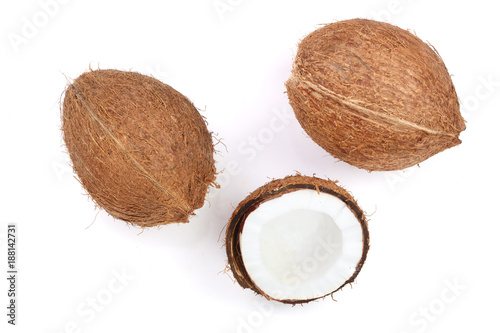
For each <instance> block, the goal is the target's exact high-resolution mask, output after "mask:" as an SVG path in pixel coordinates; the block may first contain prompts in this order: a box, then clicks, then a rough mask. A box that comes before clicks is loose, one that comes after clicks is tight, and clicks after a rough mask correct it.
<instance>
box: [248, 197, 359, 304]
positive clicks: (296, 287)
mask: <svg viewBox="0 0 500 333" xmlns="http://www.w3.org/2000/svg"><path fill="white" fill-rule="evenodd" d="M363 244H364V240H363V229H362V227H361V224H360V222H359V221H358V219H357V218H356V216H355V215H354V213H353V212H352V211H351V210H350V209H349V207H347V205H346V204H345V203H344V202H343V201H342V200H340V199H338V198H337V197H335V196H333V195H331V194H328V193H324V192H319V193H318V191H315V190H309V189H302V190H297V191H294V192H290V193H287V194H284V195H282V196H280V197H278V198H276V199H272V200H269V201H266V202H264V203H262V204H261V205H260V206H259V207H258V208H257V209H255V210H254V211H253V212H251V213H250V214H249V215H248V217H247V218H246V220H245V223H244V226H243V230H242V233H241V235H240V250H241V255H242V260H243V263H244V266H245V269H246V271H247V273H248V275H249V276H250V278H251V279H252V280H253V282H254V283H255V285H256V286H257V287H258V288H259V289H260V290H261V291H263V292H264V293H265V294H267V295H268V296H270V297H271V298H274V299H277V300H310V299H314V298H318V297H322V296H325V295H328V294H330V293H332V292H333V291H335V290H337V289H338V288H339V287H341V286H342V285H343V284H345V282H346V281H347V280H348V279H349V278H350V277H352V276H353V274H354V273H355V270H356V267H357V265H358V263H359V262H360V260H361V258H362V255H363Z"/></svg>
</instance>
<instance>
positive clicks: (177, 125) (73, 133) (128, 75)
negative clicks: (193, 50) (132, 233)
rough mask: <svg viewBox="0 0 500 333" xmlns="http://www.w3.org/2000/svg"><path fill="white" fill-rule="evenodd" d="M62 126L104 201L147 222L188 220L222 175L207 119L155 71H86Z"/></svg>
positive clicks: (86, 180)
mask: <svg viewBox="0 0 500 333" xmlns="http://www.w3.org/2000/svg"><path fill="white" fill-rule="evenodd" d="M62 130H63V135H64V141H65V143H66V147H67V149H68V152H69V155H70V157H71V161H72V164H73V169H74V171H75V173H76V174H77V176H78V178H79V180H80V182H81V184H82V186H83V187H84V189H85V190H86V191H87V192H88V194H89V195H90V196H91V198H92V199H93V200H94V202H95V203H96V204H97V206H99V207H100V208H102V209H104V210H106V211H107V212H108V213H109V214H110V215H112V216H113V217H115V218H117V219H121V220H123V221H126V222H130V223H132V224H135V225H138V226H140V227H151V226H156V225H161V224H166V223H173V222H188V218H189V216H190V215H192V214H193V211H194V210H195V209H197V208H200V207H201V206H202V205H203V203H204V199H205V195H206V193H207V190H208V187H209V185H210V184H213V183H214V181H215V173H216V170H215V164H214V158H213V154H214V148H213V144H212V136H211V133H210V132H209V131H208V129H207V126H206V123H205V120H204V118H203V117H202V116H201V115H200V113H199V112H198V110H197V109H196V108H195V107H194V105H193V104H192V103H191V102H190V101H189V100H188V99H187V98H186V97H185V96H183V95H182V94H181V93H179V92H177V91H176V90H175V89H173V88H172V87H170V86H169V85H166V84H164V83H162V82H161V81H159V80H157V79H154V78H152V77H149V76H145V75H141V74H139V73H134V72H125V71H119V70H95V71H90V72H87V73H83V74H82V75H81V76H80V77H78V78H77V79H76V80H74V82H73V83H72V84H70V85H69V86H68V87H67V89H66V92H65V96H64V102H63V104H62Z"/></svg>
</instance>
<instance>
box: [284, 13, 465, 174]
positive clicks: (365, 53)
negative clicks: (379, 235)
mask: <svg viewBox="0 0 500 333" xmlns="http://www.w3.org/2000/svg"><path fill="white" fill-rule="evenodd" d="M286 87H287V92H288V97H289V100H290V104H291V106H292V108H293V110H294V112H295V115H296V117H297V119H298V121H299V122H300V124H301V125H302V127H303V128H304V130H305V131H306V132H307V134H308V135H309V136H310V137H311V138H312V139H313V140H314V141H315V142H316V143H317V144H319V145H320V146H321V147H322V148H323V149H325V150H326V151H328V152H329V153H330V154H332V155H333V156H334V157H337V158H339V159H341V160H343V161H345V162H347V163H350V164H351V165H354V166H356V167H359V168H363V169H367V170H397V169H404V168H407V167H410V166H413V165H415V164H417V163H420V162H422V161H424V160H426V159H427V158H429V157H430V156H432V155H434V154H436V153H439V152H441V151H443V150H445V149H447V148H450V147H453V146H455V145H458V144H460V143H461V141H460V139H459V134H460V132H461V131H463V130H464V129H465V123H464V119H463V118H462V116H461V115H460V106H459V102H458V98H457V94H456V92H455V88H454V86H453V82H452V80H451V78H450V75H449V73H448V70H447V69H446V66H445V64H444V63H443V60H442V59H441V57H440V56H439V54H438V53H437V52H436V51H435V50H434V49H433V48H432V47H431V46H429V45H427V44H426V43H424V42H423V41H422V40H420V39H419V38H418V37H416V36H415V35H413V34H412V33H410V32H408V31H406V30H403V29H400V28H398V27H395V26H393V25H390V24H387V23H381V22H376V21H372V20H365V19H353V20H347V21H340V22H336V23H332V24H329V25H326V26H324V27H322V28H320V29H318V30H316V31H314V32H313V33H311V34H310V35H308V36H307V37H305V38H304V39H303V40H302V41H301V43H300V44H299V48H298V52H297V56H296V58H295V61H294V64H293V69H292V74H291V76H290V78H289V79H288V81H287V82H286Z"/></svg>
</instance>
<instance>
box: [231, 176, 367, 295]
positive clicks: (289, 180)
mask: <svg viewBox="0 0 500 333" xmlns="http://www.w3.org/2000/svg"><path fill="white" fill-rule="evenodd" d="M301 189H312V190H316V191H321V192H324V193H328V194H331V195H333V196H335V197H337V198H339V199H340V200H342V201H343V202H344V203H345V204H346V205H347V206H348V207H349V209H350V210H351V211H352V212H353V213H354V215H355V216H356V218H357V219H358V221H359V223H360V225H361V227H362V230H363V239H364V244H363V255H362V257H361V259H360V261H359V263H358V265H357V266H356V270H355V272H354V274H353V275H352V276H351V277H350V278H349V279H348V280H347V281H345V283H344V284H343V285H342V286H341V287H339V288H338V289H336V290H333V291H332V292H331V293H329V294H326V295H323V296H321V297H318V298H313V299H309V300H293V299H274V298H272V297H270V296H269V295H266V294H265V293H264V292H263V291H262V290H260V289H259V287H258V286H257V285H256V284H255V283H254V282H253V281H252V279H251V278H250V276H249V275H248V273H247V271H246V269H245V264H244V263H243V258H242V256H241V251H240V243H239V241H240V234H241V232H242V230H243V226H244V224H245V220H246V218H247V216H248V214H250V213H251V212H252V211H254V210H255V209H256V208H257V207H258V206H259V205H261V204H262V203H264V202H266V201H269V200H273V199H276V198H278V197H280V196H282V195H284V194H286V193H290V192H294V191H297V190H301ZM369 243H370V236H369V233H368V224H367V219H366V216H365V214H364V212H363V211H362V210H361V208H360V207H359V206H358V204H357V203H356V200H354V198H353V197H352V195H351V194H350V193H349V192H347V191H346V190H345V189H343V188H342V187H340V186H339V185H337V184H336V182H335V181H331V180H325V179H321V178H317V177H308V176H302V175H295V176H288V177H285V178H282V179H275V180H272V181H270V182H269V183H267V184H265V185H263V186H261V187H259V188H258V189H256V190H255V191H253V192H252V193H251V194H250V195H248V196H247V197H246V198H245V199H244V200H243V201H241V202H240V204H239V205H238V207H237V208H236V209H235V210H234V212H233V215H232V216H231V218H230V220H229V224H228V226H227V230H226V242H225V244H226V253H227V257H228V264H229V267H230V268H231V271H232V272H233V275H234V278H235V279H236V281H237V282H238V284H239V285H240V286H241V287H243V288H250V289H251V290H253V291H254V292H256V293H257V294H260V295H262V296H264V297H265V298H267V299H270V300H274V301H278V302H282V303H286V304H301V303H308V302H310V301H313V300H316V299H319V298H324V297H326V296H330V295H332V294H333V293H335V292H336V291H338V290H340V289H342V288H343V287H344V286H346V285H347V284H350V283H352V282H354V280H355V279H356V277H357V276H358V274H359V272H360V271H361V268H362V267H363V264H364V262H365V260H366V255H367V253H368V249H369V247H370V245H369Z"/></svg>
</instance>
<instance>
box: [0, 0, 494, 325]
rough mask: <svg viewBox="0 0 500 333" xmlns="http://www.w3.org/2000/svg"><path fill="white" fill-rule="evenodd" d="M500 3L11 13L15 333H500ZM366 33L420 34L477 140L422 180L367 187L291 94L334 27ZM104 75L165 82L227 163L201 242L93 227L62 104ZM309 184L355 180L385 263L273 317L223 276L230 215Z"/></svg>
mask: <svg viewBox="0 0 500 333" xmlns="http://www.w3.org/2000/svg"><path fill="white" fill-rule="evenodd" d="M493 3H494V2H493V1H490V0H476V1H439V2H437V1H431V0H413V1H411V0H399V1H398V0H376V1H368V0H365V1H317V0H308V1H294V2H293V1H285V0H280V1H264V0H220V1H214V0H197V1H180V0H178V1H161V2H160V1H152V0H143V1H123V0H121V1H96V0H86V1H82V0H71V1H68V0H65V1H62V0H59V1H56V0H40V1H35V0H26V1H2V3H1V5H0V22H1V23H0V29H1V32H0V37H1V38H0V43H1V51H0V52H1V53H0V54H1V62H0V68H1V74H0V75H1V76H0V85H1V86H0V88H1V89H0V92H1V98H0V110H1V111H0V112H1V114H0V142H1V147H2V149H1V155H2V159H1V164H0V168H1V169H0V182H1V183H0V185H1V192H0V195H1V198H0V199H1V201H0V203H1V217H0V240H1V242H2V244H1V251H0V253H2V254H0V261H1V262H2V264H1V265H0V266H1V267H2V272H4V273H0V277H2V278H1V279H0V280H1V283H0V305H1V306H0V308H1V309H3V310H0V318H1V319H0V321H1V324H0V325H1V327H8V331H9V332H42V333H61V332H219V333H220V332H222V333H223V332H246V333H248V332H281V331H287V332H304V331H308V332H309V331H314V332H332V331H336V332H389V333H392V332H393V333H403V332H406V333H416V332H499V330H500V323H499V321H498V319H497V316H498V314H499V313H500V303H499V301H498V300H499V299H500V287H499V281H500V272H499V269H498V265H499V264H498V263H499V261H498V254H499V251H500V243H499V242H498V235H499V234H500V226H499V222H500V221H499V217H498V211H497V207H498V199H499V194H498V188H499V185H500V181H499V178H498V160H499V159H498V157H497V156H498V144H499V139H498V129H497V127H498V124H499V123H500V114H499V112H498V105H499V97H500V68H499V65H498V63H499V60H498V59H500V48H499V46H498V32H499V27H500V26H499V24H498V12H497V10H495V8H493ZM215 5H217V6H215ZM217 8H218V9H217ZM356 17H363V18H374V19H379V20H383V21H387V22H391V23H393V24H396V25H398V26H400V27H402V28H405V29H411V30H412V31H415V33H416V34H417V35H418V36H419V37H420V38H422V39H423V40H425V41H429V42H430V43H431V44H432V45H434V46H435V47H436V49H437V50H438V51H439V53H440V54H441V56H442V58H443V59H444V61H445V63H446V65H447V67H448V70H449V71H450V73H451V74H452V75H453V80H454V83H455V85H456V89H457V92H458V95H459V96H460V99H461V103H462V114H463V115H464V117H465V118H466V120H467V130H466V131H465V132H463V133H462V135H461V139H462V140H463V143H462V144H461V145H460V146H459V147H455V148H452V149H449V150H447V151H445V152H443V153H440V154H438V155H436V156H434V157H432V158H431V159H429V160H428V161H426V162H424V163H421V164H420V167H413V168H410V169H408V170H405V171H401V172H372V173H368V172H366V171H364V170H360V169H356V168H354V167H351V166H349V165H347V164H345V163H343V162H339V161H337V160H335V159H334V158H332V157H330V156H329V155H328V154H327V153H326V152H325V151H324V150H322V149H321V148H319V147H318V146H317V145H316V144H314V143H313V142H312V141H311V140H310V139H309V138H307V136H306V135H305V133H304V132H303V131H302V129H301V128H300V126H299V125H298V122H297V121H296V120H295V119H294V117H293V114H292V111H291V108H290V107H289V105H288V101H287V98H286V95H285V94H284V91H285V87H284V82H285V81H286V79H287V78H288V76H289V73H290V68H291V63H292V60H293V57H294V54H295V51H296V46H297V43H298V42H299V40H300V39H301V38H303V37H304V36H305V35H307V34H308V33H310V32H312V31H313V30H315V29H316V28H318V27H319V26H320V24H323V23H330V22H333V21H336V20H342V19H349V18H356ZM30 25H33V26H31V27H30ZM89 67H91V68H94V69H96V68H98V67H100V68H117V69H122V70H135V71H139V72H141V73H144V74H150V75H153V76H155V77H156V78H158V79H160V80H162V81H163V82H165V83H168V84H170V85H171V86H173V87H174V88H175V89H177V90H179V91H180V92H182V93H183V94H185V95H186V96H188V97H189V98H190V99H191V100H192V101H193V102H194V104H195V105H196V106H197V107H198V108H199V109H202V110H204V111H203V115H204V116H205V117H206V118H207V120H208V123H209V129H210V130H211V131H213V132H214V133H217V136H218V138H220V139H222V141H223V142H224V144H225V146H226V147H227V149H226V147H224V145H221V144H219V145H217V150H218V151H219V154H218V155H217V156H216V158H217V168H218V170H219V171H222V173H221V174H220V176H219V182H220V183H221V185H222V188H221V189H220V190H213V191H211V193H210V195H209V196H208V198H207V199H208V202H209V203H208V202H207V204H206V205H205V206H204V207H203V208H202V209H201V210H199V211H197V216H196V217H194V218H193V219H192V220H191V222H190V223H189V224H185V225H169V226H164V227H161V228H152V229H148V230H144V231H142V230H140V229H138V228H134V227H130V226H128V225H126V224H125V223H123V222H121V221H117V220H113V218H111V217H110V216H108V215H107V214H106V213H105V212H99V210H97V209H95V208H94V205H93V203H92V202H91V200H89V199H88V197H87V196H86V195H85V193H84V190H83V189H82V188H81V186H80V184H79V183H78V181H77V180H76V179H75V178H74V176H73V173H72V171H71V169H70V168H69V167H68V157H67V155H66V153H65V151H64V147H63V142H62V136H61V132H60V125H61V124H60V111H59V99H60V97H61V94H62V93H63V91H64V89H65V86H66V85H67V83H68V82H69V81H68V80H70V79H73V78H76V77H77V76H78V75H79V74H80V73H82V72H83V71H85V70H87V69H88V68H89ZM252 138H253V139H252ZM254 141H256V142H257V144H254V143H252V142H254ZM253 144H254V146H253ZM295 171H300V172H301V173H303V174H306V175H312V174H316V175H317V176H320V177H328V178H331V179H338V180H339V181H340V184H342V185H343V186H344V187H346V188H347V189H348V190H350V191H351V192H352V193H353V195H354V197H355V198H357V199H358V201H359V204H360V205H361V206H362V208H363V209H364V210H365V211H366V212H367V214H368V215H370V224H369V227H370V232H371V250H370V252H369V255H368V260H367V262H366V264H365V266H364V268H363V270H362V271H361V274H360V275H359V277H358V279H357V280H356V283H354V284H353V285H352V288H350V287H347V288H345V289H344V290H342V291H340V292H338V293H336V294H335V295H334V297H335V299H336V302H335V301H333V300H331V299H330V298H327V299H324V300H321V301H317V302H314V303H310V304H306V305H304V306H295V307H291V306H289V305H283V304H280V303H274V302H267V301H265V300H264V299H263V298H262V297H259V296H256V295H254V294H253V293H252V292H251V291H249V290H243V289H241V288H240V287H239V285H237V284H235V283H233V281H232V280H231V278H230V276H228V275H226V274H224V273H221V271H223V270H224V268H225V263H226V255H225V250H224V248H223V238H224V237H223V233H222V234H221V231H222V230H223V228H224V226H225V224H226V223H227V220H228V218H229V216H230V215H231V213H232V211H233V207H235V206H236V205H237V204H238V203H239V202H240V200H242V199H243V198H244V197H245V196H246V195H247V194H248V193H249V192H251V191H252V190H254V189H255V188H257V187H259V186H261V185H262V184H264V183H265V182H267V181H268V180H269V179H271V178H278V177H283V176H286V175H289V174H294V173H295ZM8 223H17V226H18V261H19V277H18V286H17V287H18V325H17V326H16V327H11V326H10V325H7V323H6V322H7V316H6V313H7V310H6V305H7V301H8V299H7V289H8V288H7V283H6V282H7V281H6V278H4V276H6V270H7V269H6V261H7V255H6V245H5V238H6V235H5V233H6V228H7V227H6V226H7V224H8ZM116 276H121V278H120V279H117V278H116ZM93 300H94V301H95V302H96V303H95V304H94V305H92V304H93V303H92V302H93ZM2 332H4V328H2Z"/></svg>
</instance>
